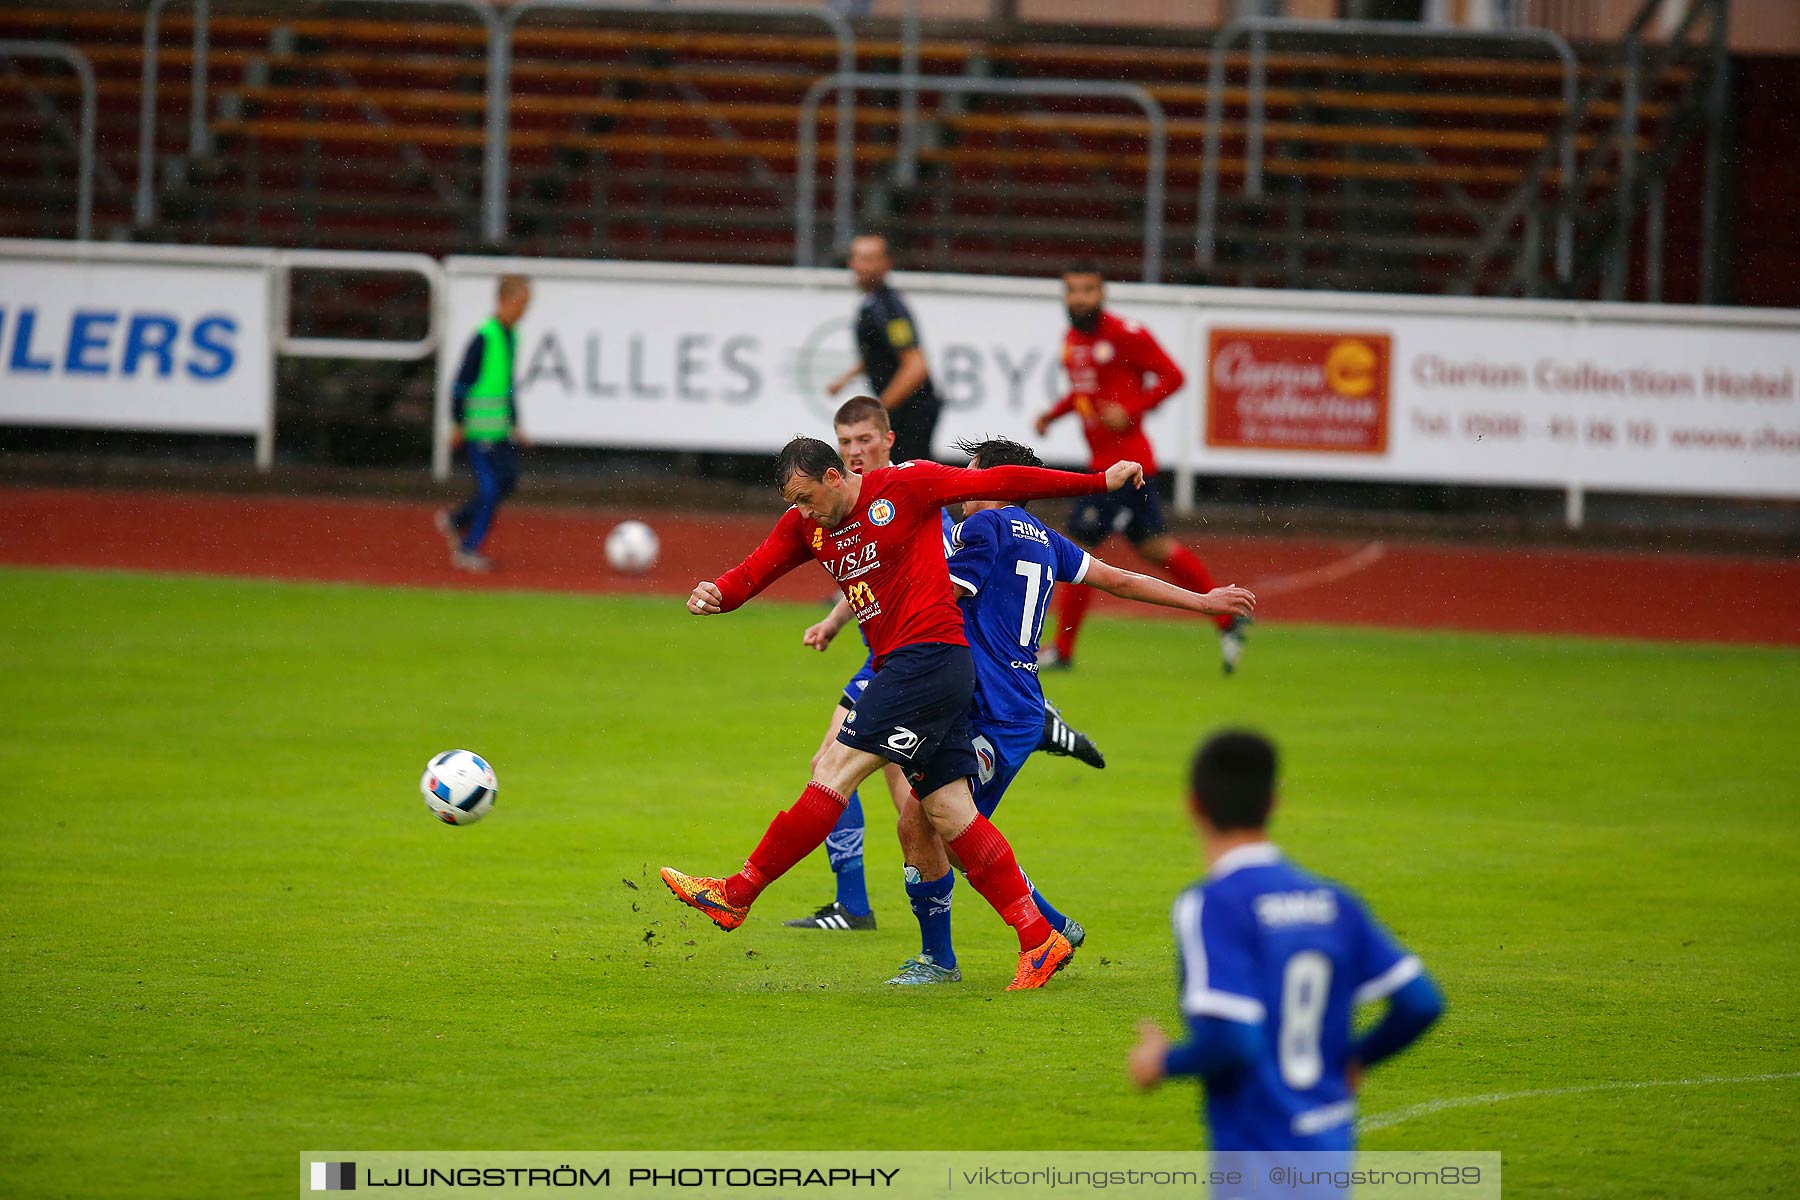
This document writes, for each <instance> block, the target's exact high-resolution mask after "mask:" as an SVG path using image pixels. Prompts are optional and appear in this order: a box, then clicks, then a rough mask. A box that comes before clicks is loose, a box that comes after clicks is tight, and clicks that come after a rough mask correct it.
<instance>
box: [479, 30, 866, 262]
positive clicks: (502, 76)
mask: <svg viewBox="0 0 1800 1200" xmlns="http://www.w3.org/2000/svg"><path fill="white" fill-rule="evenodd" d="M545 8H560V9H571V10H575V11H580V12H615V13H633V14H637V15H642V16H663V17H669V16H673V17H680V16H684V15H687V14H690V13H698V14H702V15H705V16H750V17H781V18H787V19H792V18H795V17H799V18H803V19H810V20H815V21H822V22H824V23H825V24H826V25H827V26H829V27H830V28H831V32H832V36H833V37H834V38H836V40H837V59H838V74H839V75H840V76H844V77H850V76H853V75H855V72H856V31H855V30H853V29H851V27H850V22H849V21H847V20H845V19H844V16H843V14H842V13H839V12H838V11H837V10H835V9H832V8H828V7H826V6H825V5H822V4H821V5H817V6H812V7H806V6H789V5H785V4H756V3H734V2H733V0H695V2H694V3H682V4H658V5H645V4H637V3H632V2H631V0H518V2H517V3H516V4H514V5H512V6H511V7H510V8H509V9H507V11H506V13H505V15H504V16H503V17H502V18H501V23H502V25H503V30H504V32H503V33H502V34H501V35H500V36H498V37H497V38H496V40H495V42H494V45H493V50H492V52H491V54H490V57H489V62H488V138H487V155H488V166H487V192H486V199H485V203H484V204H483V205H482V230H483V233H484V235H485V236H486V238H487V240H488V241H489V242H490V243H495V244H497V243H499V242H500V241H502V240H503V239H504V237H505V233H506V209H507V195H506V190H507V175H508V173H509V172H510V170H511V146H510V144H509V137H510V125H511V107H512V106H511V99H512V32H513V30H514V29H515V28H516V27H517V26H518V24H519V21H520V19H521V18H523V17H524V16H525V15H526V14H527V13H531V12H536V11H538V10H539V9H545ZM855 122H856V96H855V94H854V93H853V92H848V91H847V92H844V93H842V94H840V95H839V97H838V113H837V149H836V154H837V162H838V168H839V169H838V177H839V178H838V183H837V194H836V199H835V202H834V203H835V208H836V211H837V214H838V217H839V227H840V228H847V227H848V226H849V223H850V184H851V179H850V173H851V167H852V166H853V164H854V159H855V154H856V150H855V139H856V125H855Z"/></svg>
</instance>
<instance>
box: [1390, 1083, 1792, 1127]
mask: <svg viewBox="0 0 1800 1200" xmlns="http://www.w3.org/2000/svg"><path fill="white" fill-rule="evenodd" d="M1777 1079H1800V1071H1782V1072H1778V1073H1776V1074H1772V1075H1702V1076H1700V1077H1699V1078H1698V1079H1651V1080H1646V1081H1644V1082H1641V1083H1589V1084H1584V1085H1582V1086H1579V1087H1559V1088H1535V1089H1533V1090H1531V1091H1527V1092H1489V1093H1488V1094H1487V1095H1485V1096H1456V1097H1453V1098H1451V1099H1447V1100H1427V1101H1425V1102H1424V1103H1423V1104H1412V1105H1408V1106H1407V1107H1405V1108H1397V1109H1395V1110H1394V1111H1393V1112H1386V1113H1376V1114H1375V1115H1374V1116H1372V1117H1364V1118H1363V1119H1362V1120H1360V1121H1358V1122H1357V1123H1356V1128H1357V1131H1358V1132H1359V1133H1373V1132H1375V1131H1376V1130H1377V1129H1388V1128H1391V1127H1392V1126H1395V1125H1398V1124H1400V1123H1401V1122H1403V1121H1410V1120H1412V1119H1413V1118H1414V1117H1424V1116H1429V1115H1431V1114H1432V1113H1440V1112H1443V1111H1445V1110H1446V1109H1451V1108H1477V1107H1480V1106H1482V1105H1485V1104H1504V1103H1505V1102H1506V1101H1508V1100H1532V1099H1536V1098H1537V1097H1539V1096H1576V1095H1580V1094H1582V1093H1584V1092H1624V1091H1636V1090H1638V1089H1641V1088H1670V1087H1703V1086H1706V1085H1708V1084H1716V1083H1771V1082H1773V1081H1775V1080H1777Z"/></svg>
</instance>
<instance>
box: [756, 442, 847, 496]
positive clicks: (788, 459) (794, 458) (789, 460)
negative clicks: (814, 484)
mask: <svg viewBox="0 0 1800 1200" xmlns="http://www.w3.org/2000/svg"><path fill="white" fill-rule="evenodd" d="M827 471H836V472H837V473H838V474H839V475H848V474H849V473H850V472H849V471H847V470H846V469H845V468H844V460H843V459H842V458H839V457H838V452H837V447H835V446H833V445H831V444H830V443H829V442H821V441H820V440H819V439H818V438H810V437H797V438H795V439H794V440H793V441H791V442H789V443H788V444H787V445H785V446H783V447H782V448H781V453H780V454H779V455H777V456H776V458H775V486H776V487H779V488H782V489H783V490H786V488H787V485H788V480H790V479H792V478H793V477H794V476H796V475H804V476H805V477H806V478H808V479H823V478H825V472H827Z"/></svg>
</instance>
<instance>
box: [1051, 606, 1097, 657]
mask: <svg viewBox="0 0 1800 1200" xmlns="http://www.w3.org/2000/svg"><path fill="white" fill-rule="evenodd" d="M1061 592H1062V609H1061V611H1060V612H1059V613H1058V615H1057V623H1056V625H1057V627H1056V653H1057V655H1058V656H1059V657H1060V658H1061V659H1062V660H1063V661H1064V662H1069V661H1071V660H1073V659H1074V657H1075V638H1076V635H1077V634H1079V633H1080V632H1081V622H1082V619H1083V618H1085V617H1086V616H1087V610H1088V605H1090V604H1092V603H1093V602H1094V589H1093V588H1090V587H1066V588H1062V589H1061Z"/></svg>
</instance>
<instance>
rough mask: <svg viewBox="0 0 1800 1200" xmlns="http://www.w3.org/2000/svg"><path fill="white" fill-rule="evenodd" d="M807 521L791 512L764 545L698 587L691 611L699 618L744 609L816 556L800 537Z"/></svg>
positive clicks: (793, 511)
mask: <svg viewBox="0 0 1800 1200" xmlns="http://www.w3.org/2000/svg"><path fill="white" fill-rule="evenodd" d="M802 523H803V520H802V518H801V516H800V513H799V510H798V509H792V508H790V509H788V510H787V511H786V512H785V513H783V514H781V520H779V521H777V522H775V528H774V529H772V530H770V531H769V536H768V537H766V538H764V539H763V543H762V545H760V546H758V547H757V548H756V549H754V550H752V551H751V552H750V557H748V558H746V559H745V560H744V561H743V562H741V563H739V564H738V565H737V566H735V567H733V568H731V570H729V571H727V572H725V574H723V575H721V576H719V578H718V579H717V580H716V581H714V582H710V583H701V584H698V585H697V586H696V587H695V588H694V590H693V593H692V594H691V595H689V596H688V611H689V612H691V613H693V614H694V615H695V616H711V615H712V614H714V613H722V612H730V611H731V610H732V609H734V608H739V607H742V606H743V605H744V604H745V603H746V602H747V601H748V600H749V599H750V598H751V597H752V596H755V595H756V594H757V593H758V592H760V591H762V590H763V589H764V588H766V587H768V586H769V585H770V584H771V583H774V582H775V581H776V580H777V579H780V578H781V577H782V576H783V575H786V574H787V573H788V572H789V571H791V570H793V569H794V568H795V567H797V566H799V565H800V564H801V563H803V562H808V561H810V560H811V559H812V552H811V551H810V550H808V549H807V548H806V542H805V540H804V539H803V538H802V536H801V533H800V527H801V525H802Z"/></svg>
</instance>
